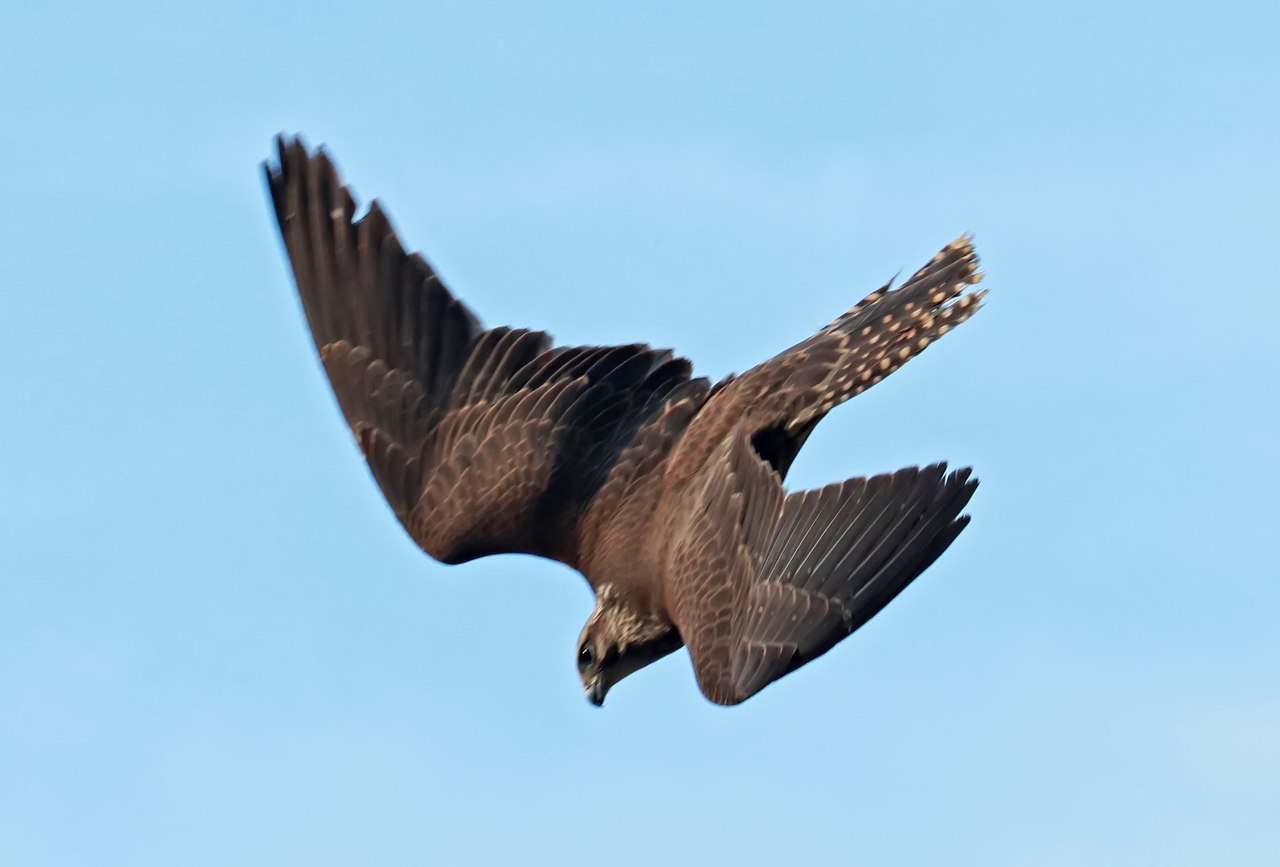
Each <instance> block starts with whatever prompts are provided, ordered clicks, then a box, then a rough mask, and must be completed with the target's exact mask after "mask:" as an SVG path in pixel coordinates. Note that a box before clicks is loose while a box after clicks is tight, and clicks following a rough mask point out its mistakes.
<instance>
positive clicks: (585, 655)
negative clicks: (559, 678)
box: [578, 644, 596, 668]
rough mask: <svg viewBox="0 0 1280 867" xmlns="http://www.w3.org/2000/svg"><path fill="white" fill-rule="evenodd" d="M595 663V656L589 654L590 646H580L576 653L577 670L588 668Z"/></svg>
mask: <svg viewBox="0 0 1280 867" xmlns="http://www.w3.org/2000/svg"><path fill="white" fill-rule="evenodd" d="M595 661H596V655H595V654H594V653H592V652H591V645H590V644H584V645H582V649H581V650H579V651H578V668H590V667H591V664H592V663H594V662H595Z"/></svg>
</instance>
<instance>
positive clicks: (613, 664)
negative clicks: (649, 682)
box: [578, 588, 684, 707]
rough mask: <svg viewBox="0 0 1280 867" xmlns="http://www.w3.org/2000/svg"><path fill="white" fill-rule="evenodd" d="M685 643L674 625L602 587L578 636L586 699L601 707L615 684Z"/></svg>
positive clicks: (579, 665)
mask: <svg viewBox="0 0 1280 867" xmlns="http://www.w3.org/2000/svg"><path fill="white" fill-rule="evenodd" d="M683 644H684V642H683V641H682V640H681V639H680V633H679V632H677V631H676V628H675V627H674V626H673V625H672V624H670V623H668V622H666V621H665V620H663V619H661V618H658V617H654V616H651V615H649V616H646V615H643V614H641V613H639V612H638V611H636V610H635V608H634V607H633V606H632V605H629V604H628V603H627V601H626V600H625V599H624V598H621V597H619V596H617V595H615V594H613V593H611V592H609V589H608V588H601V592H599V593H597V594H596V607H595V609H594V610H593V611H592V612H591V616H590V617H589V618H587V623H586V625H585V626H583V627H582V634H581V635H580V636H579V637H578V676H579V677H580V678H582V688H583V690H585V692H586V695H587V701H589V702H591V703H592V704H594V705H596V706H597V707H599V706H600V705H602V704H604V697H605V695H606V694H607V693H608V692H609V690H610V689H611V688H612V687H613V685H614V684H615V683H617V682H618V681H620V680H622V679H623V678H624V677H626V676H627V675H629V674H631V673H632V672H635V671H639V670H640V669H642V668H644V667H645V666H646V665H648V664H649V663H651V662H656V661H657V660H659V659H661V658H662V657H664V656H666V655H667V654H668V653H671V652H673V651H675V650H679V649H680V647H681V645H683Z"/></svg>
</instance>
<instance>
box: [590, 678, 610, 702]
mask: <svg viewBox="0 0 1280 867" xmlns="http://www.w3.org/2000/svg"><path fill="white" fill-rule="evenodd" d="M608 691H609V688H608V687H607V686H605V685H604V678H603V677H601V676H600V675H596V676H595V677H593V678H592V679H591V683H589V684H587V701H589V702H591V703H592V704H594V705H595V706H596V707H600V705H602V704H604V694H605V693H606V692H608Z"/></svg>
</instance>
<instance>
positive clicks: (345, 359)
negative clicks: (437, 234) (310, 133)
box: [265, 137, 690, 566]
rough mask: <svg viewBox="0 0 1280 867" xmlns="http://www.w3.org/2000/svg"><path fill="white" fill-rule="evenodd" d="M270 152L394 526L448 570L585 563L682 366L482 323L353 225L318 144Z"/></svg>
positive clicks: (380, 215) (285, 145) (278, 209)
mask: <svg viewBox="0 0 1280 867" xmlns="http://www.w3.org/2000/svg"><path fill="white" fill-rule="evenodd" d="M277 146H278V159H279V163H278V165H276V166H270V165H268V166H266V167H265V168H266V174H267V181H268V184H269V186H270V189H271V197H272V200H273V201H274V204H275V213H276V218H277V220H278V222H279V225H280V233H281V235H282V236H283V238H284V244H285V248H286V250H287V252H288V255H289V260H290V262H291V263H292V265H293V273H294V277H295V279H296V281H297V285H298V292H299V294H300V295H301V297H302V306H303V309H304V310H305V312H306V316H307V321H308V322H309V323H310V326H311V333H312V335H313V337H314V338H315V342H316V346H317V348H318V349H319V351H320V358H321V361H322V362H323V364H324V368H325V371H326V372H327V373H328V375H329V380H330V383H331V384H332V386H333V390H334V394H335V395H336V396H337V399H338V404H339V406H340V407H341V409H342V412H343V414H344V415H345V416H346V419H347V422H348V424H350V426H351V429H352V431H353V432H354V434H355V437H356V440H357V441H358V442H359V444H360V448H361V450H362V451H363V452H364V455H365V458H366V459H367V460H368V462H369V467H370V469H371V470H372V472H373V476H374V478H375V479H376V480H377V482H378V485H379V486H380V487H381V489H382V492H383V494H384V495H385V496H386V498H387V502H388V503H389V504H390V505H391V508H392V509H393V510H394V512H395V514H396V517H398V518H399V519H400V522H401V523H402V524H403V525H404V526H405V528H406V529H407V530H408V532H409V534H410V535H411V536H412V537H413V538H414V540H415V541H417V542H418V544H419V545H421V546H422V548H423V549H424V550H425V551H427V553H429V554H431V555H432V556H433V557H435V558H437V559H439V560H442V561H444V562H448V563H458V562H463V561H466V560H470V559H474V558H476V557H480V556H484V555H486V554H496V553H507V552H518V553H528V554H536V555H540V556H544V557H550V558H553V559H556V560H559V561H561V562H564V563H567V564H569V565H570V566H577V565H578V563H577V561H578V557H579V552H580V550H581V548H582V542H583V540H582V538H581V532H582V526H583V515H584V513H585V511H586V508H587V506H588V504H589V503H590V501H591V499H592V498H593V497H594V496H595V494H596V492H597V491H598V489H599V488H600V486H601V485H602V484H603V482H604V480H605V478H606V476H607V474H608V472H609V469H610V467H611V466H612V465H613V463H614V462H615V461H616V459H617V456H618V454H619V453H620V452H621V451H622V450H623V448H624V447H625V446H626V444H627V443H628V442H629V441H630V440H631V438H632V437H633V436H634V435H635V433H636V431H637V430H638V429H639V428H640V427H641V425H643V423H644V422H645V420H646V419H648V418H650V417H651V416H653V415H654V414H655V413H656V412H657V411H658V410H659V409H661V407H662V406H663V405H664V403H665V402H666V401H667V399H668V398H669V397H671V396H672V395H673V394H674V393H676V392H677V391H679V390H681V388H682V386H683V385H684V384H686V383H688V382H689V376H690V365H689V363H688V362H687V361H686V360H684V359H678V358H672V356H671V353H670V352H667V351H658V350H653V349H650V348H649V347H648V346H645V345H642V344H636V345H632V346H613V347H599V346H589V347H571V348H566V347H552V345H551V339H550V338H549V337H548V336H547V335H546V334H545V333H542V332H538V331H528V330H525V329H519V328H506V327H500V328H491V329H487V330H486V329H484V328H482V327H481V325H480V323H479V321H478V320H477V319H476V317H475V316H474V315H473V314H472V313H471V311H470V310H468V309H467V308H466V306H465V305H463V304H462V303H461V302H459V301H458V300H457V299H455V298H454V297H453V295H452V294H451V293H450V292H449V290H448V289H447V288H446V287H445V285H444V283H443V282H442V281H441V280H440V277H439V276H438V275H437V274H436V273H435V271H434V270H433V269H432V267H431V266H430V265H429V264H428V263H427V261H426V259H424V258H423V257H422V256H421V255H420V254H418V253H413V254H409V253H406V252H405V249H404V247H403V246H402V245H401V243H400V240H399V239H398V238H397V236H396V232H395V230H394V229H393V228H392V226H391V222H390V220H389V219H388V218H387V216H386V214H385V213H384V211H383V209H382V207H381V206H380V204H379V203H378V202H377V201H376V200H375V201H374V202H373V203H371V205H370V206H369V209H368V211H367V213H365V214H364V215H363V216H361V217H360V218H359V219H357V218H356V210H357V205H356V201H355V199H354V198H353V196H352V194H351V192H350V191H349V190H348V189H347V188H346V187H344V186H343V185H342V182H341V180H340V179H339V177H338V173H337V171H336V169H335V168H334V166H333V163H332V162H331V161H330V159H329V157H328V155H327V154H326V153H324V151H323V150H321V151H317V152H315V153H310V152H308V149H307V147H306V145H305V144H304V143H303V142H302V141H301V140H300V139H297V138H295V139H293V140H291V141H286V140H285V139H284V138H283V137H282V138H280V139H279V140H278V141H277Z"/></svg>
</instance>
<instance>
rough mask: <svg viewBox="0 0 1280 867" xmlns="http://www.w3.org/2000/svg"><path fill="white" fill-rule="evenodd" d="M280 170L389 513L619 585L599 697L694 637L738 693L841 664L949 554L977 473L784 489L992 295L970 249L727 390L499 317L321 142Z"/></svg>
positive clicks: (709, 681)
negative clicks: (827, 656)
mask: <svg viewBox="0 0 1280 867" xmlns="http://www.w3.org/2000/svg"><path fill="white" fill-rule="evenodd" d="M279 161H280V162H279V166H278V167H275V168H271V167H268V170H267V177H268V182H269V185H270V188H271V193H272V197H273V200H274V203H275V209H276V216H277V219H278V221H279V224H280V229H281V233H282V235H283V237H284V241H285V245H286V248H287V251H288V254H289V258H290V260H291V262H292V264H293V270H294V275H295V278H296V280H297V284H298V288H299V292H300V294H301V297H302V301H303V307H304V309H305V311H306V314H307V319H308V321H309V323H310V325H311V330H312V334H313V336H314V338H315V341H316V345H317V347H318V348H319V350H320V356H321V359H322V361H323V363H324V366H325V369H326V371H327V372H328V374H329V378H330V381H331V382H332V384H333V388H334V392H335V394H336V395H337V398H338V402H339V405H340V406H341V408H342V411H343V413H344V415H345V416H346V418H347V421H348V423H349V424H350V425H351V428H352V430H353V432H354V433H355V436H356V439H357V441H358V442H359V444H360V447H361V449H362V451H363V452H364V454H365V457H366V459H367V460H368V462H369V466H370V468H371V470H372V472H373V475H374V478H375V479H376V480H377V482H378V484H379V486H380V487H381V489H382V491H383V493H384V494H385V495H386V498H387V500H388V502H389V503H390V505H391V507H392V509H393V510H394V511H395V513H396V515H397V517H398V518H399V519H400V521H401V523H402V524H403V525H404V526H405V528H406V530H408V532H409V534H410V535H411V536H412V537H413V538H414V540H415V541H416V542H417V543H418V544H419V545H420V546H421V547H422V548H423V549H424V550H425V551H426V552H427V553H428V554H430V555H431V556H433V557H435V558H436V559H438V560H441V561H442V562H445V563H461V562H465V561H468V560H472V559H475V558H477V557H481V556H485V555H488V554H496V553H504V552H520V553H528V554H534V555H538V556H543V557H549V558H551V559H555V560H558V561H560V562H563V563H565V564H567V565H569V566H570V567H572V568H574V569H577V570H578V571H579V572H581V573H582V574H583V575H584V576H585V577H586V579H587V581H588V583H589V584H590V585H591V587H592V588H593V590H594V591H595V594H596V605H595V608H594V610H593V611H592V614H591V616H590V618H589V619H588V621H587V624H586V626H585V627H584V628H583V632H582V636H581V638H580V641H579V651H578V665H579V670H580V673H581V675H582V678H583V682H584V686H585V688H586V690H587V694H588V697H589V698H591V700H592V701H593V702H595V703H597V704H598V703H600V702H601V701H603V698H604V694H605V693H606V692H607V691H608V689H609V688H610V687H611V686H612V685H613V684H614V683H616V682H617V681H618V680H620V679H622V678H623V677H625V676H627V675H628V674H630V673H632V672H633V671H635V670H637V669H638V668H641V667H643V666H644V665H647V664H648V663H650V662H652V661H654V660H655V659H658V658H660V657H661V656H664V655H666V654H667V653H670V652H672V651H674V650H677V649H678V648H679V647H680V646H682V645H685V644H687V645H688V647H689V651H690V655H691V656H692V658H693V663H694V669H695V672H696V675H697V679H698V683H699V686H700V687H701V689H702V691H703V693H704V694H705V695H706V696H707V697H708V698H709V699H711V700H712V701H715V702H717V703H722V704H734V703H737V702H740V701H743V700H745V699H746V698H748V697H750V696H751V695H753V694H755V692H757V691H759V690H760V689H762V688H763V687H764V686H766V685H768V684H769V683H771V682H772V681H773V680H776V679H777V678H779V677H781V676H783V675H785V674H786V673H788V672H789V671H792V670H794V669H795V668H796V667H798V666H799V665H803V664H804V663H805V662H807V661H808V660H810V659H813V658H814V657H816V656H818V655H819V654H821V653H824V652H825V651H826V650H828V649H830V647H832V646H833V645H834V644H835V643H836V642H838V641H839V640H840V639H842V638H844V637H845V636H847V635H848V634H850V633H851V632H852V631H853V630H855V629H857V628H858V627H859V626H861V625H862V624H863V623H865V622H866V621H867V620H868V619H870V617H871V616H873V615H874V614H875V613H876V612H878V611H879V610H880V609H881V608H882V607H883V606H884V605H885V604H887V603H888V602H889V601H890V600H891V599H892V598H893V597H894V596H896V595H897V594H898V593H899V592H900V591H901V590H902V589H903V588H904V587H905V586H906V585H907V584H908V583H910V582H911V581H912V580H913V579H914V578H915V577H916V576H918V575H919V574H920V573H921V572H922V571H924V569H925V568H927V567H928V566H929V565H930V564H931V563H932V562H933V561H934V560H935V559H936V558H937V557H938V556H939V555H940V554H941V553H942V551H943V550H945V548H946V547H947V546H948V545H949V544H950V543H951V541H952V540H953V539H954V538H955V537H956V535H957V534H958V533H959V532H960V530H961V529H963V527H964V526H965V523H966V522H967V520H968V519H967V517H961V516H960V512H961V510H962V509H963V508H964V506H965V504H966V503H967V502H968V499H969V497H970V496H971V495H972V492H973V489H974V487H975V486H976V482H975V481H971V480H970V479H969V473H968V471H967V470H963V471H960V472H956V473H951V474H947V473H946V472H945V465H935V466H932V467H927V468H924V469H919V468H914V467H913V468H909V469H905V470H901V471H899V472H897V473H893V474H887V475H883V476H876V477H874V478H870V479H851V480H849V481H847V482H844V483H840V484H836V485H830V486H828V487H826V488H822V489H820V490H817V491H804V492H797V493H792V494H789V495H788V494H786V493H785V492H784V491H783V488H782V481H783V479H784V477H785V475H786V472H787V469H788V468H789V467H790V465H791V462H792V460H793V459H794V458H795V455H796V453H797V452H798V451H799V449H800V447H801V445H803V443H804V441H805V439H806V438H807V437H808V435H809V433H810V432H811V431H812V429H813V427H814V425H816V424H817V423H818V421H820V420H821V418H822V417H823V416H824V415H825V414H826V413H827V412H828V411H829V410H830V409H831V408H832V407H834V406H835V405H837V404H839V403H841V402H843V401H844V400H847V399H848V398H850V397H852V396H854V395H856V394H857V393H859V392H860V391H862V390H864V389H865V388H868V387H870V386H871V385H874V384H875V383H877V382H879V381H880V380H881V379H883V378H884V377H885V376H887V375H888V374H889V373H891V372H893V370H895V369H897V367H899V366H900V365H901V364H903V363H904V362H905V361H907V360H909V359H910V358H912V357H913V356H914V355H916V354H918V353H919V352H920V351H922V350H923V349H924V348H925V347H926V346H927V345H928V344H929V343H930V342H932V341H933V340H935V339H936V338H937V337H939V336H941V335H942V334H944V333H946V331H947V330H949V329H950V328H951V327H954V326H955V325H957V324H959V323H960V322H962V321H964V320H965V319H967V318H968V317H969V316H970V315H972V313H973V312H974V311H975V310H976V309H977V308H978V306H979V302H980V300H981V296H982V293H981V292H972V293H968V294H965V290H966V288H967V287H969V286H971V285H973V284H976V283H977V282H978V280H979V279H980V278H981V275H980V274H978V273H977V272H976V270H975V269H976V257H975V256H974V254H973V250H972V248H971V246H970V245H969V242H968V240H967V239H966V238H962V239H959V240H957V241H956V242H953V243H952V244H951V245H950V246H948V247H947V248H945V249H944V250H942V251H941V252H940V253H939V254H938V255H937V256H935V257H934V259H933V260H932V261H931V262H930V263H929V264H928V265H926V266H925V267H924V268H922V269H921V270H920V271H919V272H917V273H916V274H915V275H914V276H913V277H912V278H911V279H909V280H907V281H906V282H905V283H904V284H903V285H902V286H901V287H899V288H897V289H891V288H890V287H888V286H885V287H884V288H882V289H880V290H877V291H876V292H874V293H872V294H871V295H870V296H868V297H867V298H866V299H864V300H863V301H862V302H861V303H860V304H858V305H857V306H855V307H854V308H853V309H851V310H850V311H849V312H847V313H845V314H844V315H843V316H841V317H839V318H837V319H836V320H835V321H833V322H832V323H831V324H830V325H828V326H827V327H826V328H824V329H823V330H821V331H819V332H818V333H817V334H815V335H813V336H812V337H810V338H808V339H807V340H805V341H803V342H801V343H799V344H797V345H796V346H794V347H792V348H791V349H788V350H787V351H785V352H783V353H781V354H779V355H777V356H775V357H773V358H771V359H769V360H768V361H765V362H763V363H762V364H760V365H757V366H756V367H754V368H752V369H751V370H749V371H747V372H746V373H744V374H742V375H740V376H737V377H730V378H727V379H726V380H724V381H722V382H720V383H719V384H717V385H714V386H712V385H711V384H710V383H708V382H707V381H706V380H705V379H696V378H693V376H692V370H691V366H690V364H689V362H687V361H686V360H684V359H680V358H673V357H672V354H671V353H670V352H666V351H658V350H653V349H650V348H649V347H648V346H645V345H642V344H635V345H631V346H617V347H553V346H552V344H551V340H550V338H549V337H548V336H547V335H545V334H543V333H540V332H532V331H527V330H524V329H513V328H505V327H500V328H493V329H488V330H485V329H483V328H482V327H481V326H480V324H479V322H478V321H477V320H476V318H475V317H474V316H473V315H472V314H471V313H470V311H469V310H468V309H467V308H466V307H465V306H463V305H462V304H461V303H460V302H458V301H457V300H456V299H455V298H454V297H453V296H452V294H451V293H450V292H449V291H448V290H447V289H446V288H445V287H444V285H443V283H442V282H441V281H440V279H439V277H438V276H437V275H436V274H435V272H434V270H433V269H432V268H431V266H430V265H428V264H427V262H426V260H425V259H423V258H422V257H421V256H420V255H418V254H407V253H406V252H405V250H404V248H403V247H402V246H401V244H400V242H399V240H398V238H397V236H396V234H395V232H394V230H393V229H392V228H391V225H390V222H389V220H388V219H387V217H386V215H385V214H384V213H383V211H382V208H381V207H380V205H379V204H378V203H377V201H376V200H375V202H374V203H373V204H372V205H371V206H370V208H369V211H368V213H366V214H365V215H364V216H362V217H360V218H359V219H356V216H355V212H356V204H355V200H354V199H353V197H352V196H351V194H350V193H349V192H348V190H347V189H346V188H345V187H343V186H342V184H341V182H340V180H339V178H338V175H337V172H336V170H335V169H334V167H333V165H332V163H331V162H330V160H329V159H328V157H327V155H325V154H324V153H323V152H317V153H314V154H312V153H309V152H308V151H307V149H306V147H305V145H303V144H302V143H301V142H300V141H299V140H297V139H294V140H292V141H290V142H286V141H285V140H283V139H281V140H280V142H279Z"/></svg>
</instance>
